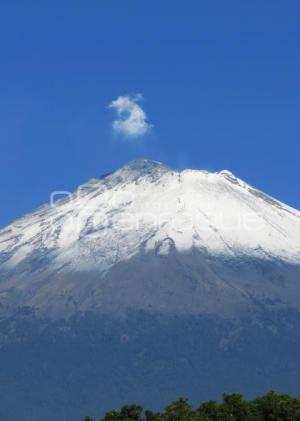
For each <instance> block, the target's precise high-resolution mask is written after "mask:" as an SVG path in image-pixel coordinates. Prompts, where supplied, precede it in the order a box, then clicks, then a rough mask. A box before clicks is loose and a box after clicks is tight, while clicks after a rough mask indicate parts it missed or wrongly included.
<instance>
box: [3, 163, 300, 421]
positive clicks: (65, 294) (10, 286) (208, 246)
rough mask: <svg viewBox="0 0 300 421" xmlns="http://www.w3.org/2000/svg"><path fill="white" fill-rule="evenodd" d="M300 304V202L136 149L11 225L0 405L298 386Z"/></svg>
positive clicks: (67, 416) (65, 415) (62, 410)
mask: <svg viewBox="0 0 300 421" xmlns="http://www.w3.org/2000/svg"><path fill="white" fill-rule="evenodd" d="M299 304H300V213H299V211H297V210H295V209H292V208H290V207H288V206H286V205H284V204H283V203H281V202H279V201H277V200H275V199H273V198H271V197H269V196H267V195H265V194H263V193H262V192H260V191H258V190H256V189H254V188H253V187H251V186H249V185H248V184H246V183H245V182H243V181H241V180H240V179H238V178H237V177H235V176H234V175H233V174H231V173H230V172H228V171H221V172H219V173H209V172H207V171H196V170H184V171H181V172H177V171H173V170H171V169H169V168H167V167H165V166H164V165H162V164H161V163H158V162H154V161H146V160H138V161H133V162H131V163H129V164H127V165H125V166H124V167H123V168H121V169H120V170H118V171H116V172H114V173H112V174H109V175H107V176H104V177H100V178H95V179H92V180H90V181H89V182H88V183H86V184H84V185H82V186H81V187H79V188H78V189H77V190H76V191H75V192H74V193H73V194H71V195H69V196H68V197H66V198H65V199H63V200H60V201H58V202H55V203H53V204H48V205H44V206H43V207H41V208H39V209H37V210H36V211H34V212H33V213H31V214H29V215H26V216H25V217H23V218H21V219H19V220H17V221H15V222H14V223H12V224H11V225H10V226H8V227H6V228H5V229H3V230H1V231H0V316H1V320H0V346H1V348H0V374H1V377H2V381H1V382H0V383H1V384H0V387H2V389H1V390H0V396H1V397H0V404H1V405H0V418H1V416H2V417H3V418H4V419H7V420H17V419H20V417H21V418H22V419H23V420H28V421H29V420H30V421H35V420H40V419H43V420H44V421H52V420H53V421H54V420H55V421H57V420H62V421H64V420H66V421H69V420H70V421H71V420H75V419H80V416H83V415H84V414H86V413H88V412H89V413H92V414H93V415H98V414H100V413H103V411H105V410H107V409H109V408H110V407H112V406H117V405H120V404H122V403H124V402H129V401H139V402H142V403H144V404H146V405H148V406H151V407H159V406H161V405H163V404H164V403H166V402H168V401H169V400H170V399H173V398H176V397H178V396H179V395H185V396H189V397H191V398H192V399H193V400H194V401H200V400H201V399H206V398H214V397H219V396H220V395H221V393H222V392H224V391H230V390H239V391H241V392H244V393H247V394H250V395H251V394H252V395H253V394H258V393H262V392H264V391H266V390H268V389H271V388H273V389H280V390H283V391H288V392H290V393H295V394H297V393H299V387H300V384H299V383H300V381H299V378H300V364H299V357H298V355H300V339H299V333H300V315H299ZM16 401H17V402H18V405H15V402H16ZM97 411H98V412H97Z"/></svg>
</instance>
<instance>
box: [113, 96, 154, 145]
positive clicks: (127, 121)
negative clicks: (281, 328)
mask: <svg viewBox="0 0 300 421" xmlns="http://www.w3.org/2000/svg"><path fill="white" fill-rule="evenodd" d="M142 99H143V96H142V94H137V95H134V96H119V97H118V98H117V99H115V100H114V101H112V102H111V103H110V104H109V106H108V107H109V108H113V109H115V110H116V111H117V116H118V118H117V119H116V120H115V121H114V122H113V124H112V127H113V130H114V131H115V132H116V133H119V134H123V135H125V136H127V137H139V136H142V135H144V134H145V133H147V132H148V131H149V130H150V129H151V127H152V125H151V124H149V123H148V122H147V115H146V113H145V111H144V110H143V109H142V107H141V106H140V105H139V104H138V102H140V101H141V100H142Z"/></svg>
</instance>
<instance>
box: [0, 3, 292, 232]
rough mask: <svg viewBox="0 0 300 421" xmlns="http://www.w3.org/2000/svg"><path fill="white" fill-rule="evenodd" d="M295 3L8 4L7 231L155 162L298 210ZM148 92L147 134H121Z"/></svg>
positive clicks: (0, 86) (4, 104) (1, 29)
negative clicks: (136, 101)
mask: <svg viewBox="0 0 300 421" xmlns="http://www.w3.org/2000/svg"><path fill="white" fill-rule="evenodd" d="M299 22H300V2H299V1H298V0H289V1H283V0H282V1H278V0H251V1H241V0H236V1H231V0H226V1H224V0H222V1H221V0H220V1H218V0H216V1H200V0H186V1H178V0H175V1H169V0H159V1H158V0H151V1H146V0H88V1H83V0H81V1H78V0H70V1H66V0H60V1H55V0H54V1H53V0H52V1H47V0H43V1H33V0H27V1H26V0H20V1H14V0H2V1H1V6H0V46H1V48H0V58H1V66H0V74H1V78H0V146H1V166H0V174H1V184H0V194H1V213H0V226H4V225H5V224H6V223H8V222H9V221H11V220H13V219H14V218H15V217H17V216H21V215H22V214H23V213H25V212H28V211H30V210H31V209H33V208H35V207H36V206H38V205H40V204H41V203H42V202H44V201H47V200H48V198H49V195H50V193H51V191H53V190H65V189H67V190H69V189H73V188H74V187H76V186H77V185H78V184H80V183H82V182H84V181H86V180H87V179H89V178H91V177H93V176H97V175H100V174H102V173H105V172H108V171H110V170H112V169H114V168H117V167H119V166H120V165H122V164H123V163H125V162H126V161H128V160H131V159H135V158H138V157H146V158H151V159H157V160H161V161H164V162H165V163H166V164H168V165H170V166H172V167H175V168H183V167H196V168H206V169H209V170H221V169H225V168H226V169H229V170H231V171H232V172H233V173H235V174H236V175H237V176H239V177H240V178H242V179H244V180H245V181H247V182H249V183H250V184H253V185H254V186H256V187H258V188H260V189H262V190H264V191H265V192H267V193H269V194H271V195H273V196H275V197H276V198H278V199H280V200H282V201H284V202H286V203H288V204H290V205H292V206H294V207H296V208H298V209H299V208H300V194H299V159H300V146H299V142H300V114H299V112H300V24H299ZM134 93H142V94H143V96H144V101H143V102H142V107H143V109H144V110H145V112H146V113H147V116H148V119H149V122H150V123H151V124H152V125H153V127H152V130H151V132H150V133H148V134H146V135H144V136H143V137H140V138H136V139H131V140H128V139H124V138H122V137H121V136H115V135H114V134H113V133H112V129H111V125H112V121H113V119H114V117H115V113H114V111H113V110H112V109H108V108H107V107H108V104H109V103H110V102H111V101H112V100H115V99H116V98H117V97H118V96H119V95H126V94H134Z"/></svg>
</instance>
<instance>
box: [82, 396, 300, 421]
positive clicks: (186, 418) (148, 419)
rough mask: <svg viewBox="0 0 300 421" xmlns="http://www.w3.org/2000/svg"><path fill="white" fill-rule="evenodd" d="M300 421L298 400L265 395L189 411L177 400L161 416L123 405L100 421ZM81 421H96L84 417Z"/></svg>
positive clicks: (230, 398)
mask: <svg viewBox="0 0 300 421" xmlns="http://www.w3.org/2000/svg"><path fill="white" fill-rule="evenodd" d="M281 420H282V421H300V398H294V397H292V396H289V395H286V394H280V393H275V392H269V393H267V394H266V395H264V396H261V397H258V398H256V399H253V400H250V401H247V400H245V399H244V398H243V396H242V395H241V394H238V393H232V394H224V395H223V400H222V402H217V401H213V400H211V401H206V402H203V403H202V404H201V405H200V406H199V407H198V408H193V407H192V406H191V405H190V403H189V401H188V400H187V399H183V398H180V399H178V400H177V401H175V402H172V403H171V404H170V405H168V406H167V407H166V408H165V410H164V411H162V412H152V411H149V410H146V409H144V408H143V407H142V406H140V405H125V406H123V407H122V408H121V409H119V410H113V411H110V412H108V413H107V414H106V415H105V416H104V417H102V418H101V419H100V421H281ZM82 421H96V420H94V419H93V418H90V417H86V418H84V420H82Z"/></svg>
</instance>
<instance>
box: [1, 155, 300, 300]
mask: <svg viewBox="0 0 300 421" xmlns="http://www.w3.org/2000/svg"><path fill="white" fill-rule="evenodd" d="M299 221H300V220H299V212H298V211H297V210H294V209H292V208H290V207H288V206H286V205H284V204H282V203H281V202H279V201H277V200H275V199H273V198H271V197H269V196H267V195H265V194H263V193H262V192H260V191H258V190H256V189H254V188H253V187H251V186H249V185H248V184H247V183H245V182H243V181H242V180H240V179H239V178H237V177H236V176H234V175H233V174H232V173H231V172H229V171H227V170H226V171H225V170H224V171H221V172H217V173H210V172H208V171H199V170H189V169H187V170H183V171H180V172H179V171H174V170H171V169H170V168H168V167H166V166H164V165H163V164H161V163H159V162H156V161H149V160H136V161H132V162H130V163H128V164H126V165H125V166H123V167H122V168H121V169H119V170H117V171H115V172H113V173H111V174H108V175H106V176H103V177H99V178H95V179H92V180H90V181H89V182H87V183H85V184H83V185H82V186H80V187H79V188H78V189H77V190H76V191H75V192H74V193H72V194H70V195H68V196H67V197H65V198H63V199H62V200H59V201H57V202H56V201H52V202H51V203H49V204H48V205H44V206H42V207H41V208H40V209H38V210H36V211H34V212H32V213H31V214H29V215H26V216H25V217H24V218H21V219H19V220H17V221H15V222H14V223H12V224H11V225H10V226H8V227H6V228H4V229H3V230H1V231H0V275H1V276H2V290H3V291H4V290H5V291H7V290H8V289H10V290H12V288H17V289H18V290H19V288H20V286H21V289H22V290H23V289H24V288H25V285H27V286H26V288H25V289H27V288H29V289H30V291H31V292H30V293H28V294H29V295H28V296H30V297H31V298H30V300H33V302H35V303H36V299H37V298H36V295H34V293H33V290H35V287H33V283H32V281H27V280H28V279H31V280H32V279H45V278H46V279H48V280H50V279H51V280H52V283H50V284H48V281H47V285H48V287H47V288H50V286H51V288H50V290H51V291H52V289H53V291H57V290H59V289H60V288H62V286H63V285H64V284H63V283H61V281H60V279H62V278H65V277H66V276H69V275H70V274H74V273H77V274H78V273H83V272H85V273H91V272H93V273H94V274H97V277H98V278H99V277H100V278H101V279H104V278H105V277H107V276H109V275H108V274H110V273H111V272H112V271H114V270H115V268H117V267H119V266H120V265H123V264H126V265H127V264H129V262H132V261H135V260H136V259H138V261H139V262H140V261H143V259H146V261H147V259H149V256H152V257H151V259H152V258H154V259H158V261H159V259H164V258H168V259H169V258H170V259H173V258H175V257H176V256H177V257H176V259H177V258H179V256H180V255H183V254H185V255H186V254H190V253H198V254H197V255H198V256H202V257H201V259H204V258H205V259H206V260H207V259H208V260H211V259H213V260H217V261H218V262H221V261H228V262H238V261H239V262H240V261H246V260H251V259H252V260H253V259H258V260H260V261H264V262H266V263H265V264H268V262H274V261H276V262H286V263H287V264H292V265H299V264H300V222H299ZM182 253H183V254H182ZM147 256H148V257H147ZM180 258H181V257H180ZM199 258H200V257H198V258H197V259H199ZM197 259H196V260H197ZM197 261H198V260H197ZM194 263H195V262H194ZM194 263H193V264H194ZM153 264H154V266H152V267H155V265H156V263H153ZM173 264H175V263H173ZM138 265H140V263H139V264H138ZM199 270H200V269H199ZM201 270H202V269H201ZM197 276H198V275H197ZM210 276H211V275H210ZM214 276H215V275H214ZM20 279H26V283H25V284H22V283H21V284H20ZM74 279H75V278H74ZM74 279H73V281H72V283H71V285H72V287H71V286H70V285H69V283H68V288H71V289H72V290H73V289H74V288H75V289H76V291H77V292H78V290H81V288H83V285H84V284H82V282H84V281H83V280H82V279H81V280H80V288H79V287H78V284H77V282H75V280H74ZM90 282H91V281H89V283H90ZM34 285H35V283H34ZM94 287H95V285H94V286H93V288H94ZM32 288H33V290H32ZM44 288H45V286H43V288H42V289H44ZM97 288H98V287H97ZM46 290H47V291H48V289H46ZM53 291H52V292H53ZM27 292H28V291H27ZM48 292H49V291H48ZM0 293H1V291H0ZM26 294H27V293H26ZM35 294H36V293H35ZM50 295H51V294H50ZM34 297H35V298H34ZM38 301H39V300H38ZM41 301H42V300H40V301H39V303H40V302H41Z"/></svg>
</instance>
